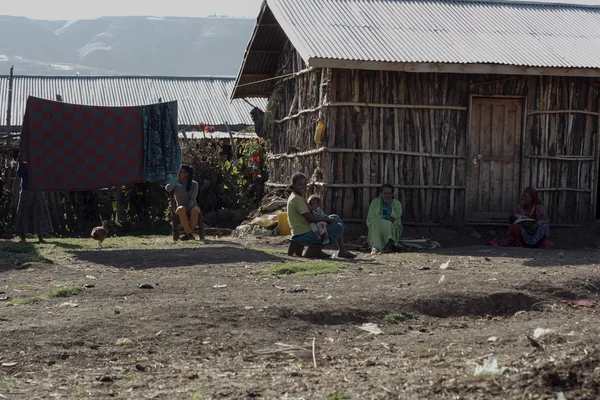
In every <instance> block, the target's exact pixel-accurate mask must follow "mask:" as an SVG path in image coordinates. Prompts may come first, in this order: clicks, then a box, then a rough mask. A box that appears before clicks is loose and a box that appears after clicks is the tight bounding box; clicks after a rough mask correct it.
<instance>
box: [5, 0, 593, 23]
mask: <svg viewBox="0 0 600 400" xmlns="http://www.w3.org/2000/svg"><path fill="white" fill-rule="evenodd" d="M534 1H535V0H534ZM545 2H554V3H576V4H597V5H600V0H545ZM2 3H5V4H2V7H1V8H0V14H5V15H6V14H7V15H18V16H24V17H29V18H35V19H55V20H57V19H60V20H62V19H64V20H69V19H82V18H98V17H102V16H115V15H117V16H126V15H143V16H160V17H163V16H179V17H205V16H207V15H211V14H215V13H216V14H217V15H229V16H232V17H250V18H256V16H257V15H258V10H259V8H260V5H261V3H262V0H14V1H9V0H2Z"/></svg>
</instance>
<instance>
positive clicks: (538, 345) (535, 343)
mask: <svg viewBox="0 0 600 400" xmlns="http://www.w3.org/2000/svg"><path fill="white" fill-rule="evenodd" d="M525 337H526V338H527V340H528V341H529V344H530V345H531V346H533V347H535V348H536V349H537V350H538V351H544V346H542V344H541V343H540V342H538V341H537V340H535V339H534V338H532V337H531V336H525Z"/></svg>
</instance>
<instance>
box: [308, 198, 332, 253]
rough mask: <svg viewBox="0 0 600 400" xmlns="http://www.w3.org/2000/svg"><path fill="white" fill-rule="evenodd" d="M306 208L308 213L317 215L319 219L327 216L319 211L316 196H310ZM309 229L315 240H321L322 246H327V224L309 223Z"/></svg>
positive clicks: (319, 206)
mask: <svg viewBox="0 0 600 400" xmlns="http://www.w3.org/2000/svg"><path fill="white" fill-rule="evenodd" d="M308 206H309V208H310V211H311V212H312V213H313V214H314V215H318V216H320V217H327V214H325V213H324V212H323V210H321V199H320V198H319V196H317V195H314V194H313V195H312V196H310V197H309V198H308ZM308 226H309V227H310V229H311V230H312V231H313V233H314V234H315V236H316V237H317V240H321V239H322V240H323V244H329V236H328V235H327V222H317V223H315V222H311V223H310V224H308Z"/></svg>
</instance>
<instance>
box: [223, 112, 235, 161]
mask: <svg viewBox="0 0 600 400" xmlns="http://www.w3.org/2000/svg"><path fill="white" fill-rule="evenodd" d="M225 127H226V128H227V133H229V140H231V151H232V152H233V159H234V160H237V153H236V152H235V143H234V141H233V133H231V129H229V124H228V123H227V121H225Z"/></svg>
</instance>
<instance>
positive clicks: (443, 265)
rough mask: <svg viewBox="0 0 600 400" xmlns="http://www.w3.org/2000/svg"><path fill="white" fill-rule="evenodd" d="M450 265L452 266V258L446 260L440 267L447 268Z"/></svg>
mask: <svg viewBox="0 0 600 400" xmlns="http://www.w3.org/2000/svg"><path fill="white" fill-rule="evenodd" d="M448 266H450V260H448V261H446V262H445V263H442V264H441V265H440V269H447V268H448Z"/></svg>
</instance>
